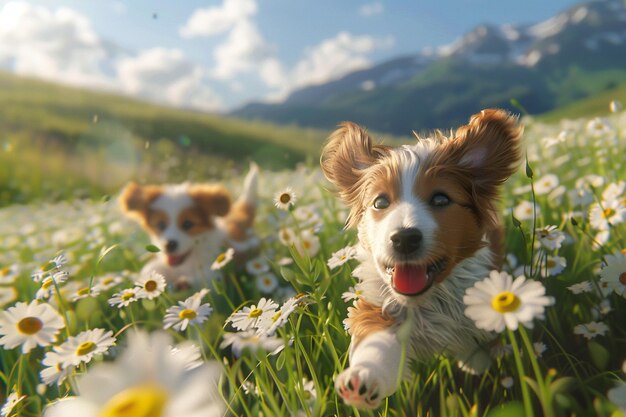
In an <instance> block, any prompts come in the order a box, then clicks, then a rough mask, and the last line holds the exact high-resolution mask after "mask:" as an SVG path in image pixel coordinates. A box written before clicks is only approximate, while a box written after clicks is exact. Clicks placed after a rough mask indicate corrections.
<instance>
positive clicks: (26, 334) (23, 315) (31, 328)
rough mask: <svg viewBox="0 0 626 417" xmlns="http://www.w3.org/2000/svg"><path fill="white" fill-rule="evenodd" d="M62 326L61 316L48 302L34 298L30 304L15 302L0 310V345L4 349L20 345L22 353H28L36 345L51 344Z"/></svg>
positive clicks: (63, 325) (63, 324)
mask: <svg viewBox="0 0 626 417" xmlns="http://www.w3.org/2000/svg"><path fill="white" fill-rule="evenodd" d="M64 327H65V323H64V322H63V318H62V317H61V315H60V314H59V313H58V312H57V311H56V310H55V309H54V308H53V307H52V306H50V304H47V303H41V304H40V303H39V302H38V301H36V300H33V301H31V302H30V304H26V303H17V304H16V305H15V306H13V307H9V308H8V309H7V310H6V311H4V312H2V316H1V317H0V335H2V338H0V345H2V346H4V347H5V349H13V348H14V347H16V346H19V345H21V346H22V353H28V352H30V351H31V349H33V348H34V347H35V346H37V345H39V346H48V345H50V344H52V343H53V342H54V340H55V339H56V335H57V334H58V333H59V330H61V329H63V328H64Z"/></svg>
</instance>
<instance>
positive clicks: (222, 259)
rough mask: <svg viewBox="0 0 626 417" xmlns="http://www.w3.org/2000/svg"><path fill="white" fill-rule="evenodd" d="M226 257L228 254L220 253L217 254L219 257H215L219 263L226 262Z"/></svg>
mask: <svg viewBox="0 0 626 417" xmlns="http://www.w3.org/2000/svg"><path fill="white" fill-rule="evenodd" d="M224 259H226V254H224V253H220V254H219V255H217V258H215V262H217V263H218V264H219V263H222V262H224Z"/></svg>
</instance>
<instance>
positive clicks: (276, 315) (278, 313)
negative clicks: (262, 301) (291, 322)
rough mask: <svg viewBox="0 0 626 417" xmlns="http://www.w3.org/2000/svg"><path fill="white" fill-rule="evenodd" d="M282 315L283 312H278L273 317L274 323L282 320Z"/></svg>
mask: <svg viewBox="0 0 626 417" xmlns="http://www.w3.org/2000/svg"><path fill="white" fill-rule="evenodd" d="M281 315H282V312H281V311H278V312H276V314H274V315H273V316H272V323H276V321H277V320H278V319H279V318H280V316H281Z"/></svg>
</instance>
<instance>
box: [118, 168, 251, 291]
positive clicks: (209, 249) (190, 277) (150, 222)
mask: <svg viewBox="0 0 626 417" xmlns="http://www.w3.org/2000/svg"><path fill="white" fill-rule="evenodd" d="M257 175H258V168H257V166H256V164H251V166H250V171H249V173H248V174H247V176H246V178H245V180H244V186H243V191H242V193H241V195H240V197H239V199H238V200H237V201H236V202H234V203H233V202H232V201H231V200H232V199H231V195H230V193H229V192H228V190H227V189H226V188H225V187H224V186H223V185H221V184H186V183H185V184H179V185H144V186H142V185H138V184H136V183H134V182H131V183H130V184H128V185H127V186H126V187H125V188H124V190H123V191H122V193H121V196H120V206H121V208H122V211H123V212H124V213H126V214H127V215H128V216H129V217H131V218H133V219H135V220H136V221H138V222H139V224H140V225H141V226H142V227H143V228H144V229H145V230H146V231H147V232H148V234H149V235H150V238H151V240H152V243H153V244H154V245H155V246H157V247H158V248H159V249H161V251H160V252H159V254H158V256H157V257H156V258H155V259H153V260H152V261H150V262H148V263H147V264H146V265H145V266H144V268H143V270H142V274H146V273H150V272H151V271H155V272H158V273H160V274H162V275H163V276H165V278H166V279H167V280H168V282H172V283H176V284H177V285H187V284H189V285H193V286H198V285H204V284H208V282H209V281H210V280H211V279H212V278H214V277H215V276H216V272H215V271H212V270H211V265H212V263H213V261H215V259H216V257H217V256H218V255H219V254H220V253H222V252H223V251H224V250H225V248H228V247H232V248H233V249H234V250H235V253H236V254H243V253H245V252H248V251H250V250H252V249H254V247H256V246H257V245H258V239H257V238H256V236H255V235H254V233H253V231H252V226H253V223H254V216H255V211H256V200H257V181H258V179H257Z"/></svg>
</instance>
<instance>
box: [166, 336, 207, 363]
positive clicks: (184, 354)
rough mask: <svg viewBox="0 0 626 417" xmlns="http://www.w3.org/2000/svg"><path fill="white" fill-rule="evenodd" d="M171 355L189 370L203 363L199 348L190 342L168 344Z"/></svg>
mask: <svg viewBox="0 0 626 417" xmlns="http://www.w3.org/2000/svg"><path fill="white" fill-rule="evenodd" d="M170 348H171V353H172V356H174V357H176V359H179V360H180V361H181V362H182V363H184V364H185V369H187V370H191V369H195V368H198V367H200V366H202V365H203V364H204V361H203V360H202V354H201V352H200V348H199V347H198V346H197V345H195V344H193V343H192V342H189V341H187V342H183V343H181V344H179V345H177V346H170Z"/></svg>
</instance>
